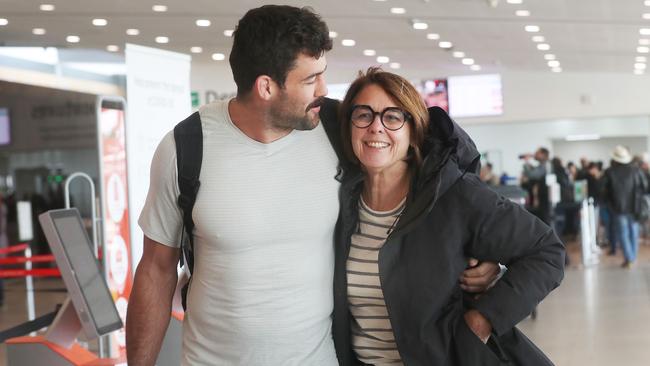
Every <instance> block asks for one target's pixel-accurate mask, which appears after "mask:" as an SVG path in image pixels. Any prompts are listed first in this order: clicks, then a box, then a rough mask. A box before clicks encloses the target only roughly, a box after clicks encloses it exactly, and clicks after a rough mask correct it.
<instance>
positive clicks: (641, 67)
mask: <svg viewBox="0 0 650 366" xmlns="http://www.w3.org/2000/svg"><path fill="white" fill-rule="evenodd" d="M646 67H647V66H646V64H644V63H641V62H637V63H635V64H634V68H635V69H637V70H645V69H646Z"/></svg>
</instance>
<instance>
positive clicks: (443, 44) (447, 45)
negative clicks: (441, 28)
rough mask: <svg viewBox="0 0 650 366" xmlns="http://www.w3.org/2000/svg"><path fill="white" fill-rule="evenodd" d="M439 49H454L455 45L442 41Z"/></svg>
mask: <svg viewBox="0 0 650 366" xmlns="http://www.w3.org/2000/svg"><path fill="white" fill-rule="evenodd" d="M438 47H440V48H452V47H454V44H453V43H451V42H448V41H442V42H439V43H438Z"/></svg>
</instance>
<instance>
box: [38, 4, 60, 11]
mask: <svg viewBox="0 0 650 366" xmlns="http://www.w3.org/2000/svg"><path fill="white" fill-rule="evenodd" d="M39 9H41V11H54V9H56V8H55V6H54V5H52V4H41V6H39Z"/></svg>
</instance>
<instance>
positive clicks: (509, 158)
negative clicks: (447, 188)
mask: <svg viewBox="0 0 650 366" xmlns="http://www.w3.org/2000/svg"><path fill="white" fill-rule="evenodd" d="M461 125H462V126H463V128H464V129H465V130H466V131H467V133H468V134H469V135H470V136H471V137H472V139H474V142H475V143H476V145H477V147H478V149H479V151H490V152H492V151H495V152H500V153H501V154H500V155H501V156H502V159H503V161H502V162H501V163H500V162H494V163H495V168H498V167H499V166H502V167H503V171H505V172H507V173H508V175H511V176H518V175H519V174H520V172H521V166H522V164H521V161H520V160H519V159H518V155H519V154H522V153H527V152H534V151H535V149H537V148H538V147H540V146H544V147H547V148H548V149H552V147H553V143H552V142H553V140H558V139H564V138H565V137H566V136H568V135H579V134H597V135H600V136H601V137H603V138H617V137H632V136H637V137H646V138H647V137H648V135H649V133H650V118H649V117H648V116H641V117H618V118H589V119H553V120H539V121H534V122H519V123H492V124H486V123H484V124H463V123H461ZM622 143H623V144H625V142H622ZM639 152H640V151H639ZM494 155H499V154H494ZM552 155H553V151H552V150H551V156H552ZM498 173H501V172H498Z"/></svg>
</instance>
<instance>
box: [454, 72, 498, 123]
mask: <svg viewBox="0 0 650 366" xmlns="http://www.w3.org/2000/svg"><path fill="white" fill-rule="evenodd" d="M447 82H448V85H449V91H448V93H449V114H450V115H451V116H452V117H455V118H456V117H483V116H498V115H501V114H503V94H502V91H501V75H498V74H487V75H470V76H452V77H449V78H448V79H447Z"/></svg>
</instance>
